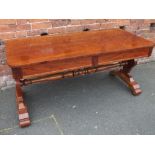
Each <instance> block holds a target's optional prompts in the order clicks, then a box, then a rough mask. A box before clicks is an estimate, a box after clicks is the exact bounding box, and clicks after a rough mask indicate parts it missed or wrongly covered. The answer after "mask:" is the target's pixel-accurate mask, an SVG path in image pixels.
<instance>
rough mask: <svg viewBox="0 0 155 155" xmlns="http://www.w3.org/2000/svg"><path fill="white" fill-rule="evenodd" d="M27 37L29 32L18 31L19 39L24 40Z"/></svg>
mask: <svg viewBox="0 0 155 155" xmlns="http://www.w3.org/2000/svg"><path fill="white" fill-rule="evenodd" d="M26 36H27V32H26V31H18V32H16V37H17V38H24V37H26Z"/></svg>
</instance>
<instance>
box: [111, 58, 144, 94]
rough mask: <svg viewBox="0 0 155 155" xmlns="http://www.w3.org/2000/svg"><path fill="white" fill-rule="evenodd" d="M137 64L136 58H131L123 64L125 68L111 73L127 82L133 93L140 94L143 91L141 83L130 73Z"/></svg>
mask: <svg viewBox="0 0 155 155" xmlns="http://www.w3.org/2000/svg"><path fill="white" fill-rule="evenodd" d="M135 65H136V62H135V60H129V61H127V62H126V64H125V65H124V66H123V69H120V70H114V71H111V72H110V74H111V75H115V76H118V77H119V78H120V79H121V80H123V81H124V82H125V84H126V85H127V86H128V87H129V88H130V90H131V92H132V94H133V95H139V94H141V93H142V90H141V89H140V86H139V84H138V83H137V82H136V81H135V80H134V79H133V77H132V76H131V75H130V74H129V73H130V71H131V69H132V68H133V67H134V66H135Z"/></svg>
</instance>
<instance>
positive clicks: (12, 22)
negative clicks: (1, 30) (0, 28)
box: [0, 19, 16, 25]
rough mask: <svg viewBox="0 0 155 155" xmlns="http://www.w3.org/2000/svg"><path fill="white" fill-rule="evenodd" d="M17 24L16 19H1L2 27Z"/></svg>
mask: <svg viewBox="0 0 155 155" xmlns="http://www.w3.org/2000/svg"><path fill="white" fill-rule="evenodd" d="M8 24H16V20H15V19H0V25H8Z"/></svg>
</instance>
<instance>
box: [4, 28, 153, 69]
mask: <svg viewBox="0 0 155 155" xmlns="http://www.w3.org/2000/svg"><path fill="white" fill-rule="evenodd" d="M154 45H155V44H154V43H153V42H151V41H148V40H146V39H143V38H141V37H138V36H136V35H134V34H132V33H129V32H127V31H124V30H121V29H109V30H97V31H86V32H76V33H69V34H63V35H54V36H38V37H32V38H23V39H14V40H9V41H7V42H6V56H7V63H8V65H9V66H11V67H21V66H26V65H32V64H37V63H41V62H46V61H56V60H63V59H68V58H76V57H84V56H93V55H99V54H101V53H102V54H104V53H109V52H119V51H127V50H131V49H139V48H145V47H153V46H154Z"/></svg>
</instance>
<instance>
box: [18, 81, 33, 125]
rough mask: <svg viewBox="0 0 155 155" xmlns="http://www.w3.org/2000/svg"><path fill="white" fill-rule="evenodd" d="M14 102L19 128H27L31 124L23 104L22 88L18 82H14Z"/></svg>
mask: <svg viewBox="0 0 155 155" xmlns="http://www.w3.org/2000/svg"><path fill="white" fill-rule="evenodd" d="M16 101H17V110H18V116H19V126H20V127H26V126H29V125H30V124H31V122H30V119H29V113H28V111H27V107H26V105H25V103H24V99H23V92H22V88H21V86H20V83H19V82H18V81H16Z"/></svg>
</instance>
